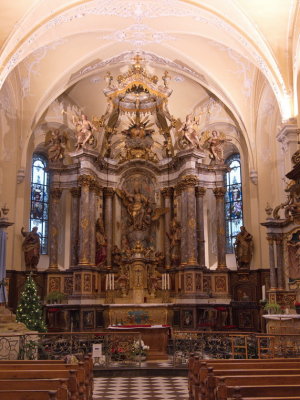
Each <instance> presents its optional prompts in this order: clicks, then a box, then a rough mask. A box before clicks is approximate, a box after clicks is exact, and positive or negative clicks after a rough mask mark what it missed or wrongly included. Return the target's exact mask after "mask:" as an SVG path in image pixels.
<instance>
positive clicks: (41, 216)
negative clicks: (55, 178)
mask: <svg viewBox="0 0 300 400" xmlns="http://www.w3.org/2000/svg"><path fill="white" fill-rule="evenodd" d="M47 165H48V163H47V159H46V158H45V157H44V156H43V155H41V154H34V155H33V157H32V167H31V207H30V230H31V229H32V228H33V227H34V226H37V227H38V233H39V235H40V237H41V254H47V253H48V214H49V173H48V172H47Z"/></svg>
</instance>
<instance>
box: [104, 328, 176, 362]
mask: <svg viewBox="0 0 300 400" xmlns="http://www.w3.org/2000/svg"><path fill="white" fill-rule="evenodd" d="M107 329H109V330H110V331H112V332H120V331H122V330H123V331H128V330H133V331H134V332H139V333H140V334H141V338H142V340H143V342H144V343H145V345H147V346H149V353H148V356H147V359H149V360H167V359H168V353H167V349H168V340H169V336H170V332H171V327H170V325H117V326H114V325H110V326H108V327H107Z"/></svg>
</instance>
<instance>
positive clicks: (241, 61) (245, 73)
mask: <svg viewBox="0 0 300 400" xmlns="http://www.w3.org/2000/svg"><path fill="white" fill-rule="evenodd" d="M207 42H208V43H210V45H211V46H213V47H216V48H217V49H218V50H219V51H223V52H225V53H226V54H227V55H228V57H229V58H230V59H231V60H233V61H234V62H235V64H236V65H237V68H236V70H230V72H231V73H232V74H234V75H239V76H241V77H242V80H243V94H244V96H246V97H250V96H251V90H252V88H253V79H252V78H251V77H250V73H251V64H250V62H249V61H248V60H247V59H246V58H244V57H242V56H241V55H240V54H238V53H237V52H236V51H234V50H233V49H231V48H230V47H227V46H224V45H223V44H221V43H217V42H215V41H214V40H208V41H207Z"/></svg>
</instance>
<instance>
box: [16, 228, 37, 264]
mask: <svg viewBox="0 0 300 400" xmlns="http://www.w3.org/2000/svg"><path fill="white" fill-rule="evenodd" d="M37 231H38V227H37V226H34V227H33V228H32V230H31V232H25V231H24V228H23V227H22V229H21V233H22V235H23V236H24V238H25V239H24V241H23V244H22V250H23V252H24V257H25V265H26V270H27V271H32V270H36V267H37V265H38V263H39V260H40V246H41V244H40V235H39V234H38V233H37Z"/></svg>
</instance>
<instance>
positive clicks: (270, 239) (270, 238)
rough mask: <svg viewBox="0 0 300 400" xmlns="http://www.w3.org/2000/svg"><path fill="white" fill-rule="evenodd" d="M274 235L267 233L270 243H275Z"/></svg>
mask: <svg viewBox="0 0 300 400" xmlns="http://www.w3.org/2000/svg"><path fill="white" fill-rule="evenodd" d="M274 239H275V238H274V237H273V236H272V235H267V241H268V242H269V244H273V243H274Z"/></svg>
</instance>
